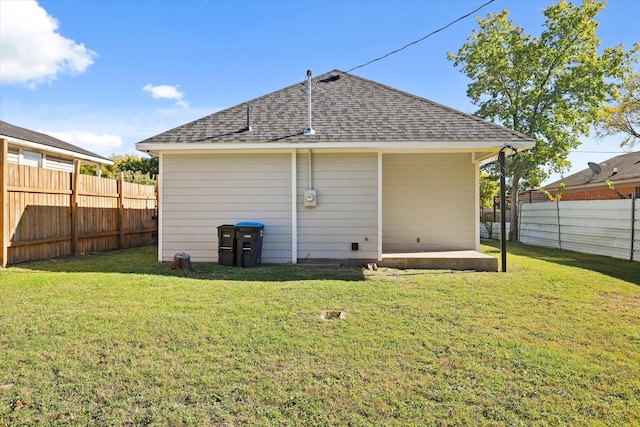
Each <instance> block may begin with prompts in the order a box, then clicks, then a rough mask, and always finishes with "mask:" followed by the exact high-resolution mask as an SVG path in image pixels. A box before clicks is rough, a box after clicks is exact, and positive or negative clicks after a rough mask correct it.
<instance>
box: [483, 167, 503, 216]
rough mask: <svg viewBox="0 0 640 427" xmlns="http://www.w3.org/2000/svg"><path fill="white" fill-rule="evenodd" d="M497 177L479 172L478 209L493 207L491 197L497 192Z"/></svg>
mask: <svg viewBox="0 0 640 427" xmlns="http://www.w3.org/2000/svg"><path fill="white" fill-rule="evenodd" d="M499 189H500V188H499V185H498V177H496V176H495V175H490V174H489V173H487V172H480V210H481V211H482V209H483V208H490V207H493V199H494V197H495V196H497V195H498V192H499Z"/></svg>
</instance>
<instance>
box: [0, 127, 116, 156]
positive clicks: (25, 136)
mask: <svg viewBox="0 0 640 427" xmlns="http://www.w3.org/2000/svg"><path fill="white" fill-rule="evenodd" d="M0 137H6V138H8V139H9V140H12V142H14V143H18V145H20V143H25V142H26V143H33V144H37V145H38V146H39V147H38V148H42V149H43V150H44V151H46V150H47V148H49V149H51V148H52V149H53V150H52V151H55V152H57V153H60V154H66V155H69V156H71V157H79V158H82V159H85V160H90V161H93V162H96V163H102V164H112V163H113V162H112V161H111V160H109V159H107V158H106V157H102V156H100V155H98V154H95V153H92V152H91V151H89V150H85V149H84V148H80V147H77V146H75V145H73V144H69V143H68V142H64V141H62V140H59V139H57V138H54V137H52V136H49V135H46V134H44V133H40V132H35V131H32V130H29V129H25V128H22V127H20V126H15V125H12V124H10V123H7V122H3V121H1V120H0ZM32 148H35V147H32Z"/></svg>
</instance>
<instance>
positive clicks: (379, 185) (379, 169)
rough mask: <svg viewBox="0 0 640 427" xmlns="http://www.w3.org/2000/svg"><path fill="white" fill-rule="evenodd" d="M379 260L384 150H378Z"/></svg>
mask: <svg viewBox="0 0 640 427" xmlns="http://www.w3.org/2000/svg"><path fill="white" fill-rule="evenodd" d="M378 261H382V151H378Z"/></svg>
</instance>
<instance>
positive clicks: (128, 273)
mask: <svg viewBox="0 0 640 427" xmlns="http://www.w3.org/2000/svg"><path fill="white" fill-rule="evenodd" d="M496 247H497V244H495V243H489V244H488V245H486V246H483V250H484V251H485V252H487V253H490V254H491V255H494V256H496V257H499V253H498V252H497V249H496ZM509 251H510V253H509V261H508V262H509V266H508V267H509V269H508V270H509V271H508V272H507V273H506V274H503V273H473V272H450V271H417V270H407V271H398V270H385V269H380V270H378V271H376V272H369V271H363V270H361V269H355V268H344V269H322V268H309V267H299V266H266V267H261V268H255V269H236V268H230V267H222V266H217V265H214V264H196V265H195V267H196V269H197V271H196V272H193V273H185V272H179V271H173V270H171V269H170V268H169V266H168V264H159V263H157V262H156V261H155V259H156V255H155V248H154V247H150V248H140V249H132V250H124V251H114V252H108V253H103V254H99V255H91V256H85V257H78V258H65V259H62V260H49V261H43V262H36V263H30V264H24V265H21V266H17V267H11V268H8V269H6V270H0V425H3V423H4V424H6V425H21V426H22V425H78V426H85V425H96V426H104V425H118V426H121V425H131V426H134V425H135V426H138V425H157V426H165V425H168V426H178V425H180V426H182V425H189V426H191V425H196V426H198V425H202V426H235V425H302V426H313V425H321V426H325V425H330V426H338V425H340V426H342V425H354V426H357V425H363V426H364V425H384V426H393V425H397V426H400V425H402V426H406V425H603V426H604V425H606V426H621V425H638V424H639V423H640V263H637V262H636V263H629V262H626V261H620V260H614V259H610V258H604V257H597V256H589V255H581V254H576V253H572V252H566V251H555V250H549V249H540V248H533V247H526V246H522V245H510V247H509ZM324 310H333V311H345V312H346V313H347V316H346V318H344V319H333V320H323V319H322V318H320V314H321V313H322V312H323V311H324Z"/></svg>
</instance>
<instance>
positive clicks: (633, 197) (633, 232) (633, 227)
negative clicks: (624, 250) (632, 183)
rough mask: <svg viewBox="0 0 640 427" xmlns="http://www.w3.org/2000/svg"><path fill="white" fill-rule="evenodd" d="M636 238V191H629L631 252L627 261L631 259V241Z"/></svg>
mask: <svg viewBox="0 0 640 427" xmlns="http://www.w3.org/2000/svg"><path fill="white" fill-rule="evenodd" d="M635 238H636V192H635V191H634V192H632V193H631V254H630V256H629V261H633V251H634V249H635V248H634V247H633V241H634V240H635Z"/></svg>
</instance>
